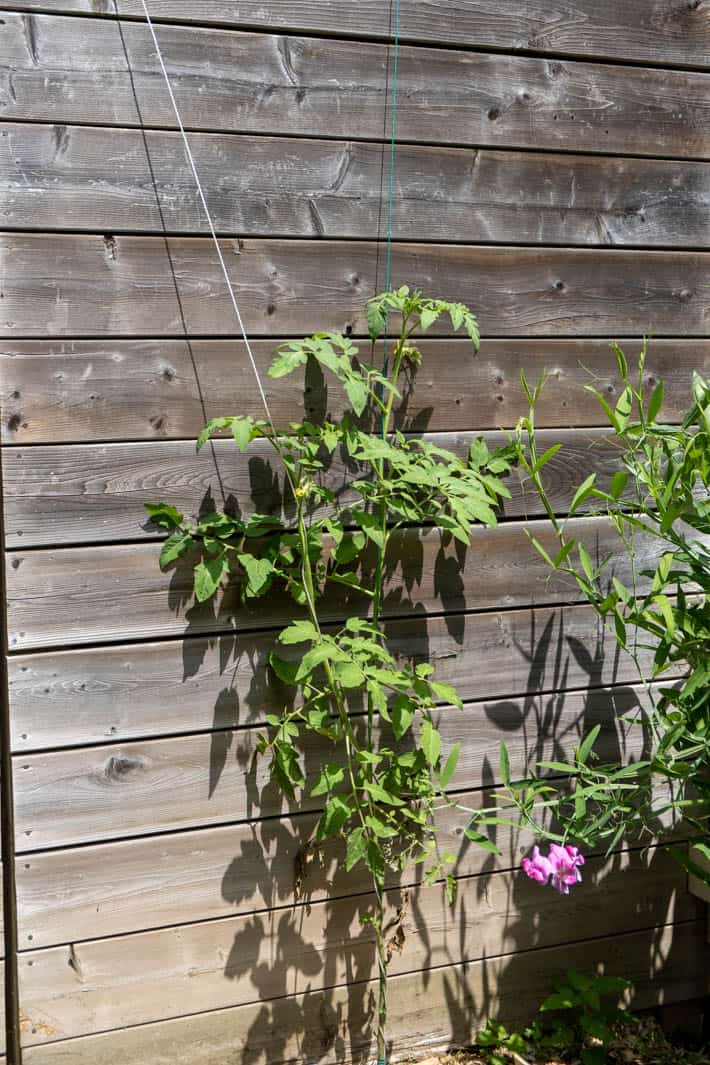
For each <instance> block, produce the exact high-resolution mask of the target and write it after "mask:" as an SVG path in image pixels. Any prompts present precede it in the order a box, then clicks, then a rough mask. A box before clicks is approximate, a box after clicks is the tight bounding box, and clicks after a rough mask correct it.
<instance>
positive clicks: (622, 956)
mask: <svg viewBox="0 0 710 1065" xmlns="http://www.w3.org/2000/svg"><path fill="white" fill-rule="evenodd" d="M703 928H704V923H703V921H687V922H684V923H682V924H679V925H666V926H664V927H661V928H658V929H649V930H644V931H641V932H632V933H629V934H627V935H615V936H613V937H609V938H603V939H598V940H595V941H594V944H593V947H592V948H590V945H589V943H576V944H565V945H564V946H560V947H549V948H544V949H541V950H535V951H524V952H523V953H521V954H518V955H516V956H510V955H508V956H503V957H500V958H495V959H487V960H486V961H480V962H473V963H471V964H469V965H467V966H465V967H464V966H446V967H445V968H440V969H434V970H426V971H424V972H420V973H416V974H411V975H409V974H407V975H401V976H394V977H393V978H392V980H391V981H390V984H389V1033H390V1037H391V1039H392V1041H393V1044H394V1056H395V1057H396V1058H407V1057H408V1056H410V1055H414V1056H417V1055H418V1056H421V1055H422V1054H425V1053H429V1054H431V1053H432V1052H433V1051H435V1050H445V1049H447V1048H448V1047H449V1046H450V1045H452V1044H453V1045H455V1046H461V1045H469V1044H470V1043H471V1042H472V1039H473V1035H474V1034H475V1032H477V1031H479V1030H480V1029H481V1028H483V1027H484V1026H485V1023H486V1021H487V1019H488V1017H490V1016H494V1017H498V1018H499V1019H500V1020H501V1021H502V1022H503V1023H505V1024H507V1025H508V1026H510V1027H511V1028H513V1027H519V1026H520V1025H524V1024H526V1023H528V1022H529V1020H530V1017H531V1016H532V1015H533V1014H534V1013H535V1011H536V1010H537V1008H538V1006H539V1004H540V999H541V998H542V997H544V995H545V993H546V992H547V991H548V990H550V989H551V988H552V982H553V980H554V979H555V978H556V977H558V976H559V974H560V972H562V971H564V970H565V969H569V968H575V969H578V970H581V971H584V970H589V968H590V966H592V965H597V964H598V965H600V966H601V965H603V967H604V971H605V972H607V973H608V974H615V975H618V976H623V977H625V978H626V979H630V980H631V981H632V982H633V985H634V997H633V1005H634V1006H635V1007H637V1008H641V1007H644V1006H650V1005H653V1004H655V1003H657V1002H659V1001H661V1000H662V1001H666V1002H669V1001H683V1000H684V999H689V998H694V997H699V996H701V995H703V994H704V993H705V991H704V989H705V980H706V973H707V964H708V948H707V945H706V944H705V943H704V942H703V939H704V933H703ZM287 990H288V989H286V991H287ZM374 992H375V987H374V985H372V984H366V985H363V984H359V983H355V984H353V985H352V986H351V987H350V988H343V989H339V990H334V991H327V992H324V993H322V992H310V993H308V994H306V995H304V996H297V997H290V996H289V997H284V998H282V999H280V1000H277V1001H275V1002H272V1003H269V1004H267V1003H255V1004H253V1005H249V1006H240V1007H235V1008H232V1009H227V1010H216V1011H213V1012H209V1013H203V1014H199V1015H194V1016H188V1017H182V1018H180V1019H176V1020H172V1021H164V1022H158V1023H156V1024H153V1025H147V1026H138V1027H129V1028H124V1029H120V1030H116V1031H114V1032H111V1033H108V1034H106V1035H94V1036H87V1037H83V1038H81V1039H77V1040H69V1041H67V1042H57V1043H51V1044H46V1045H44V1046H36V1047H29V1048H27V1050H26V1052H25V1055H24V1060H25V1065H69V1063H71V1065H95V1063H96V1062H97V1061H103V1060H107V1061H120V1062H121V1063H122V1065H164V1063H165V1062H166V1061H172V1060H174V1059H175V1058H177V1056H178V1054H180V1053H184V1051H185V1048H186V1047H189V1048H190V1054H191V1057H192V1062H193V1065H232V1063H233V1065H237V1063H238V1062H240V1061H242V1060H243V1058H244V1056H245V1055H248V1056H249V1057H250V1058H257V1057H264V1058H265V1059H266V1060H268V1062H269V1065H301V1063H302V1062H303V1061H304V1060H309V1061H312V1060H318V1061H320V1062H323V1063H327V1065H330V1063H333V1065H334V1063H336V1062H337V1063H338V1065H341V1063H343V1062H351V1061H362V1060H363V1057H364V1056H367V1054H368V1053H370V1052H372V1050H373V1039H374V1033H373V1031H372V1028H371V1010H372V1001H373V995H374Z"/></svg>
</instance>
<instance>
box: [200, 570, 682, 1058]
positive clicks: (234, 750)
mask: <svg viewBox="0 0 710 1065" xmlns="http://www.w3.org/2000/svg"><path fill="white" fill-rule="evenodd" d="M388 563H389V564H390V566H391V567H392V568H394V567H395V566H396V564H397V563H396V559H394V558H391V559H389V560H388ZM448 579H449V583H450V578H448ZM416 583H417V582H416V581H412V582H410V583H409V584H408V585H406V586H403V588H404V590H405V592H406V593H407V594H406V595H404V596H399V597H398V598H397V600H396V603H397V607H398V608H400V609H403V610H405V611H407V610H408V611H410V612H412V613H411V614H410V617H409V618H408V621H407V625H408V632H407V640H406V647H402V648H401V651H402V653H403V654H404V653H405V652H406V651H407V650H408V651H409V653H410V656H411V655H412V654H413V656H414V657H415V658H416V659H419V658H420V657H421V658H422V660H423V659H424V658H426V657H428V652H429V637H428V628H427V624H428V619H427V617H426V616H424V614H423V612H422V613H416V609H417V605H418V604H417V602H416V601H415V599H414V597H413V595H412V593H413V592H414V591H415V588H416ZM455 620H456V632H455V634H454V639H455V641H456V643H457V644H459V645H460V647H461V648H462V651H463V653H464V654H465V653H466V648H467V639H466V636H467V623H469V622H470V620H471V618H470V615H467V614H466V613H465V612H462V613H461V614H460V615H458V616H457V617H456V619H455ZM396 624H397V623H396V622H391V623H390V628H393V627H394V628H396ZM269 638H270V637H269V635H268V634H267V635H266V636H265V637H264V638H263V642H262V646H261V647H260V648H259V650H258V652H257V653H255V654H253V656H252V657H251V658H250V668H251V683H250V685H249V689H248V690H247V691H246V693H242V694H241V695H240V692H239V691H238V690H237V689H236V687H235V686H234V684H233V683H227V684H226V685H225V687H224V688H223V690H222V691H221V693H220V695H219V697H218V699H217V701H216V704H215V725H216V727H217V731H216V732H215V733H214V735H213V741H212V757H211V766H210V792H211V793H213V792H214V791H215V789H216V788H218V787H219V781H220V778H221V775H222V773H223V771H224V768H225V765H226V763H227V760H228V759H229V758H230V756H231V757H233V758H234V760H235V761H236V762H237V763H238V764H239V765H241V767H242V769H243V771H244V774H245V778H244V779H245V787H246V790H247V793H248V802H247V808H248V817H249V819H250V820H251V821H252V825H251V833H252V835H251V839H249V840H248V841H247V840H245V841H243V842H242V843H241V850H240V853H239V854H238V855H235V857H234V859H233V861H232V862H231V863H230V866H229V867H228V869H227V870H226V871H225V875H224V879H223V883H222V896H223V898H224V899H225V901H226V902H228V903H229V905H230V906H231V907H234V909H235V911H236V912H238V913H242V914H243V915H244V916H243V921H240V927H239V928H238V930H237V931H236V933H235V934H234V937H233V940H232V943H231V947H229V948H228V950H227V948H226V947H225V961H224V968H223V972H224V976H225V979H226V980H228V981H229V982H230V984H231V985H232V993H231V995H230V996H228V997H230V998H231V1000H232V1001H233V1002H234V1004H242V1003H249V1002H251V1003H260V1005H259V1007H258V1011H257V1013H256V1015H255V1016H254V1017H253V1020H252V1022H251V1024H250V1025H249V1031H248V1033H246V1035H245V1036H244V1039H245V1042H244V1050H243V1055H242V1058H241V1060H242V1061H244V1062H245V1063H246V1062H257V1061H259V1060H261V1059H262V1057H263V1055H266V1056H267V1060H268V1061H269V1062H277V1061H279V1060H281V1059H282V1058H284V1059H286V1058H289V1057H290V1056H291V1055H292V1054H293V1047H294V1046H295V1045H298V1047H299V1051H298V1053H299V1055H302V1056H303V1060H308V1061H316V1060H321V1059H323V1058H326V1057H327V1058H333V1057H335V1058H337V1059H340V1058H342V1059H343V1060H345V1059H346V1058H347V1057H348V1055H350V1056H352V1058H353V1060H355V1061H364V1060H365V1059H366V1058H367V1055H368V1053H369V1050H370V1042H371V1039H370V1036H371V1032H370V1024H371V1018H372V1012H373V1003H374V988H373V986H372V985H371V983H369V981H370V980H371V979H372V977H373V975H374V971H375V970H374V966H375V948H374V940H373V936H372V933H371V929H370V928H369V926H367V925H365V926H362V925H361V923H360V914H361V913H362V912H363V911H365V910H366V909H367V906H368V903H369V902H370V901H371V900H370V897H369V896H368V894H367V877H365V876H363V875H362V874H360V875H358V873H357V870H356V871H354V872H353V873H350V874H346V873H345V870H344V863H343V857H344V851H343V844H342V841H336V842H335V843H329V844H327V845H326V846H325V847H324V850H323V853H322V854H321V855H320V857H319V856H318V854H317V853H316V852H315V851H314V850H313V849H312V848H311V847H310V845H309V842H308V841H309V837H310V835H311V833H312V830H313V826H314V823H315V816H314V815H312V814H309V813H303V812H299V810H300V811H302V809H303V807H302V806H300V807H299V806H297V805H292V804H288V803H284V802H283V801H282V797H281V796H280V794H279V793H278V791H277V790H276V789H274V787H273V785H271V784H270V783H267V782H263V778H262V775H261V774H259V776H257V773H256V769H255V765H254V761H253V753H252V750H253V749H252V747H251V745H250V744H247V746H246V747H245V746H244V743H243V741H244V740H246V739H247V738H248V737H250V736H251V735H252V729H251V728H247V726H250V725H252V724H255V723H256V722H259V721H260V720H262V719H263V714H264V712H265V711H266V710H267V709H268V707H269V705H270V704H271V705H273V702H272V701H273V700H274V699H283V698H284V697H289V698H290V697H292V693H289V690H288V689H284V688H283V686H281V685H280V683H279V682H278V681H276V680H275V679H273V678H270V677H269V673H268V668H267V662H266V660H267V654H268V646H269V644H268V641H269ZM215 639H216V640H217V641H218V642H219V648H220V661H221V668H222V670H223V671H224V673H225V674H228V673H229V670H230V669H235V668H236V666H235V662H236V661H237V660H238V659H239V657H240V655H242V654H244V653H245V652H244V650H243V648H241V647H240V644H241V642H242V641H241V640H240V637H239V633H238V631H231V632H230V633H229V634H228V635H226V636H224V635H222V636H219V637H215ZM605 644H606V640H605V633H604V630H603V628H601V627H600V628H598V630H597V632H596V637H595V641H594V645H593V649H592V650H591V651H590V650H589V649H588V647H587V646H586V645H585V644H584V643H583V642H582V641H580V640H579V639H578V637H577V636H576V635H574V633H567V632H566V630H565V612H564V610H559V611H553V612H551V613H550V614H549V616H548V617H547V618H546V620H545V622H544V624H543V626H542V629H541V630H539V631H538V621H537V616H536V614H535V612H534V611H530V612H529V640H528V642H526V643H523V642H521V641H520V640H516V641H515V642H514V647H513V652H514V656H515V658H516V659H518V660H521V659H522V660H524V661H525V662H526V664H527V677H526V681H525V683H524V684H523V685H522V691H523V692H524V694H523V695H522V696H521V697H519V698H506V699H499V700H495V699H493V700H490V701H485V702H483V703H479V704H478V705H475V707H467V708H466V709H465V710H464V715H466V714H467V713H470V712H471V711H472V709H474V710H475V712H477V713H478V715H479V725H477V726H476V727H475V728H474V731H473V733H472V735H473V737H474V743H480V742H481V741H480V739H479V732H478V729H479V727H480V722H481V721H483V720H485V721H488V722H489V726H493V727H492V728H490V727H487V729H486V730H485V731H484V736H483V742H482V745H481V749H480V752H478V753H480V759H479V761H478V763H477V764H476V765H473V764H472V763H471V760H470V759H464V765H463V767H462V772H463V773H464V774H465V775H464V776H463V777H462V776H461V773H460V774H459V779H456V780H455V781H454V784H453V786H455V788H456V790H457V791H458V792H459V793H461V794H463V795H465V796H466V798H467V799H468V800H469V801H474V802H475V801H485V795H486V790H490V788H491V787H493V786H494V785H495V782H496V779H497V769H494V765H495V747H496V744H497V739H498V738H499V737H500V736H504V737H505V738H506V739H511V737H515V740H516V743H515V744H513V743H512V742H511V747H514V749H515V752H516V764H515V766H514V771H515V772H516V774H522V773H524V772H525V771H526V770H529V769H531V768H532V767H533V766H534V764H535V762H537V761H538V760H539V759H540V758H543V757H545V758H548V759H555V758H560V759H562V758H565V757H569V755H570V754H571V752H572V750H573V748H574V746H575V745H576V743H577V742H578V741H579V738H580V736H581V735H583V734H584V733H585V732H586V731H588V730H589V729H590V728H591V727H592V726H593V725H595V724H601V725H602V730H601V732H600V736H599V739H598V744H597V747H598V750H599V753H600V755H601V756H602V757H603V758H604V759H605V760H607V759H608V760H611V759H614V758H617V757H619V756H620V755H624V756H626V755H628V754H629V753H632V754H633V755H634V756H635V757H641V756H642V755H643V753H644V751H645V750H646V749H647V743H648V736H647V735H646V733H645V732H644V730H643V728H642V726H640V725H635V726H633V731H632V732H631V733H630V732H629V728H630V727H631V726H628V725H625V724H624V723H623V722H622V718H623V717H624V716H625V715H626V714H628V713H629V712H631V711H633V710H635V709H636V708H638V706H639V697H638V692H637V690H636V689H634V688H633V687H631V686H630V685H628V684H619V683H615V682H616V681H617V671H618V657H617V651H616V647H615V645H614V655H613V657H612V663H611V665H610V664H609V662H608V660H607V655H606V651H605ZM186 646H190V645H189V644H188V645H186ZM249 653H251V652H249ZM572 664H574V665H575V667H576V673H575V676H578V675H579V674H580V673H582V674H583V675H584V677H585V681H584V683H583V684H579V683H577V684H576V685H575V686H576V689H577V690H576V691H572V692H570V691H568V690H565V689H566V688H567V686H568V683H569V678H570V669H571V665H572ZM197 668H199V662H196V661H193V660H191V661H189V662H186V672H187V671H189V672H190V673H192V672H193V671H195V670H196V669H197ZM355 711H356V712H357V708H355ZM458 715H459V712H458V711H455V710H451V709H449V710H448V711H447V710H443V711H442V715H441V716H442V719H447V720H461V721H463V722H464V724H465V721H466V719H465V717H461V718H459V716H458ZM481 715H482V717H481ZM442 727H443V726H442ZM476 754H477V752H475V751H474V752H473V755H474V757H475V756H476ZM322 756H323V751H319V750H318V749H309V750H307V751H306V752H305V768H306V777H307V779H308V778H310V779H313V776H314V772H315V771H316V770H317V769H318V768H319V767H320V764H321V761H322ZM264 810H267V811H268V812H269V814H268V816H267V817H266V819H261V818H263V817H264ZM286 811H288V812H289V813H290V814H291V816H290V817H288V818H286V817H284V818H283V819H281V818H280V817H279V814H282V813H285V812H286ZM443 818H444V822H445V823H443V824H442V831H441V844H442V846H445V847H447V848H449V849H452V850H453V851H454V853H456V854H457V867H456V871H457V874H458V875H459V876H460V877H461V879H460V881H459V898H458V901H457V903H456V908H455V909H454V910H449V908H448V904H447V903H446V901H445V899H444V894H443V889H442V886H441V885H440V884H439V885H434V886H424V885H423V884H422V882H421V875H418V874H415V875H413V876H412V875H411V874H410V875H409V876H405V877H404V878H403V881H402V883H401V884H400V885H397V884H393V885H392V886H391V889H390V892H389V896H390V897H389V913H390V927H389V935H390V937H391V940H392V944H393V946H392V952H393V953H392V962H391V971H392V973H393V975H395V974H400V973H401V974H402V975H404V974H407V973H409V974H415V973H419V974H420V975H419V976H417V977H412V979H414V980H415V982H416V986H417V987H419V988H420V989H421V990H422V991H423V992H426V991H427V989H428V988H432V989H433V990H432V994H433V996H434V998H435V999H436V1001H438V1002H439V1005H440V1011H444V1012H445V1014H446V1018H445V1020H443V1019H442V1018H441V1017H440V1018H439V1021H440V1029H441V1031H442V1032H443V1031H444V1029H446V1031H447V1032H448V1035H447V1036H446V1038H445V1040H444V1041H446V1039H449V1040H451V1041H452V1042H454V1043H466V1042H469V1041H470V1039H471V1037H472V1033H473V1032H474V1031H475V1029H476V1027H477V1026H482V1025H483V1024H484V1023H485V1021H486V1019H487V1017H488V1016H489V1015H490V1014H491V1012H500V1011H501V1008H502V1010H503V1012H505V1009H508V1011H509V1013H510V1014H511V1016H512V1015H514V1014H515V1010H516V1009H517V1010H518V1011H519V1010H520V1008H521V1007H520V1003H521V1001H523V1000H524V1001H525V1003H526V1005H525V1009H528V1008H531V1007H532V1006H534V1003H533V1002H532V1001H531V999H530V996H529V995H528V997H527V999H525V996H522V998H521V981H523V982H524V980H527V979H529V976H530V964H531V963H530V958H529V952H530V951H534V950H537V949H541V948H545V947H551V946H554V945H555V944H561V943H563V942H565V941H567V942H573V941H574V940H575V939H579V938H580V935H581V933H580V928H579V919H580V918H579V914H580V909H581V912H583V913H584V920H585V921H587V922H593V921H596V922H597V924H596V928H595V935H613V934H614V933H615V932H616V931H618V927H617V925H615V924H614V923H613V920H611V918H612V917H614V918H616V919H617V922H618V920H619V919H620V908H621V905H622V900H623V901H624V902H625V904H628V902H629V899H628V894H627V890H626V888H624V887H620V885H619V883H618V882H617V881H615V883H616V889H615V891H616V896H615V897H616V898H617V899H618V903H617V906H616V909H614V908H613V907H612V908H611V909H610V907H609V904H608V898H606V899H605V896H604V894H602V893H600V892H599V889H598V885H592V884H586V883H585V885H583V886H580V887H579V889H578V893H577V896H576V897H575V896H573V897H572V898H571V900H569V901H566V902H561V901H560V900H559V899H558V898H556V897H554V896H553V895H552V893H547V892H541V891H540V889H539V888H538V886H537V885H534V884H531V883H530V882H528V881H526V880H525V879H524V878H522V876H520V875H519V874H517V873H514V872H513V873H512V874H511V873H510V872H506V870H510V868H511V866H513V867H514V866H515V865H516V864H517V860H518V859H519V857H520V854H521V852H522V851H523V850H525V849H526V848H527V847H528V846H529V844H530V842H531V839H530V836H529V835H527V834H519V833H515V832H512V831H507V830H506V831H502V830H498V833H497V837H498V838H497V842H498V844H499V846H500V848H501V851H502V854H503V859H502V860H497V859H495V858H494V857H493V856H490V855H485V854H484V853H483V852H481V851H478V850H476V849H475V848H473V847H472V845H471V844H469V842H468V841H467V840H465V839H463V838H462V834H461V833H462V826H463V824H464V823H465V816H463V815H456V816H453V815H452V814H450V813H448V812H447V813H445V814H444V815H443ZM447 818H448V820H447ZM504 837H505V838H504ZM625 860H626V859H622V858H621V857H619V856H614V857H612V859H610V861H608V862H607V863H604V862H597V863H596V864H595V863H592V865H591V867H590V869H589V874H590V875H589V879H593V878H594V877H601V879H602V882H604V880H606V879H609V878H615V877H618V875H619V874H620V872H621V871H622V869H623V870H626V866H623V865H622V863H623V861H625ZM631 861H632V862H633V861H637V862H638V861H640V859H637V858H634V859H631ZM492 898H493V901H491V899H492ZM666 904H667V900H666ZM643 905H644V902H643V898H642V897H641V899H640V900H639V901H638V903H632V905H631V909H634V907H636V909H637V910H638V909H639V907H643ZM663 906H664V900H663V898H662V897H660V896H659V898H657V899H655V901H654V902H653V905H651V906H647V909H648V915H649V916H648V920H649V926H650V924H651V923H652V922H653V921H660V923H663V920H664V913H663ZM562 907H564V908H565V918H564V920H560V914H561V912H562V909H561V908H562ZM266 911H272V912H266ZM400 947H401V948H402V952H401V953H399V948H400ZM519 952H522V953H520V956H519V957H518V954H519ZM550 956H551V955H550ZM547 957H548V955H545V958H547ZM554 958H555V961H554V966H557V967H558V968H559V966H560V965H562V964H563V962H562V961H561V955H560V954H555V955H554ZM550 964H552V963H550ZM554 966H553V968H554ZM474 970H475V972H474ZM472 972H473V976H472V975H471V974H472ZM551 973H552V969H550V975H551ZM521 974H522V975H521ZM293 996H305V998H294V997H293ZM539 997H541V996H539ZM516 1019H519V1018H516ZM442 1038H443V1037H442ZM267 1048H268V1052H267Z"/></svg>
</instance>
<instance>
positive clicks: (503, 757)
mask: <svg viewBox="0 0 710 1065" xmlns="http://www.w3.org/2000/svg"><path fill="white" fill-rule="evenodd" d="M500 778H501V780H502V781H503V783H504V784H505V786H506V788H509V787H510V758H509V756H508V748H507V747H506V745H505V743H504V742H503V740H501V743H500Z"/></svg>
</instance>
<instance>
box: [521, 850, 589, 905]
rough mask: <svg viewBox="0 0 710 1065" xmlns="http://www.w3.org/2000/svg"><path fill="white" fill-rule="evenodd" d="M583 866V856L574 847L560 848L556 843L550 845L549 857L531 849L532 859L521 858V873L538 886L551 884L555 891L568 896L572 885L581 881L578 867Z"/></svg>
mask: <svg viewBox="0 0 710 1065" xmlns="http://www.w3.org/2000/svg"><path fill="white" fill-rule="evenodd" d="M581 865H584V855H582V854H580V853H579V851H578V850H577V848H576V847H572V846H571V845H569V844H568V845H567V846H565V847H561V846H560V845H559V844H558V843H551V844H550V854H549V857H547V858H546V857H545V856H544V855H543V854H540V848H539V847H533V852H532V858H523V861H522V866H523V872H524V873H525V874H526V876H529V877H530V879H531V880H536V881H537V883H538V884H547V883H548V881H550V882H551V884H552V887H553V888H554V889H555V891H559V893H560V894H561V895H569V889H570V887H571V886H572V884H576V883H578V882H579V881H580V880H581V879H582V874H581V872H580V871H579V867H580V866H581Z"/></svg>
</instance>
